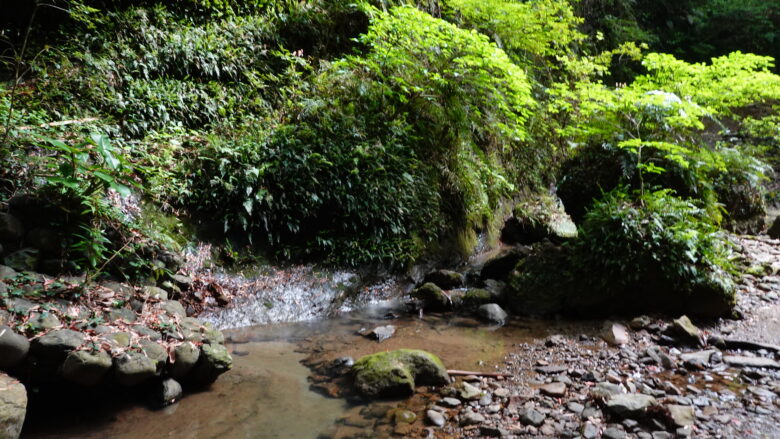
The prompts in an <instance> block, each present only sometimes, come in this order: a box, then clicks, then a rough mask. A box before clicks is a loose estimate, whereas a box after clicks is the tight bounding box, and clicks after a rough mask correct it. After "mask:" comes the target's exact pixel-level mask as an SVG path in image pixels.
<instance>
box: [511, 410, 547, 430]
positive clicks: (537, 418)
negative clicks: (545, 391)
mask: <svg viewBox="0 0 780 439" xmlns="http://www.w3.org/2000/svg"><path fill="white" fill-rule="evenodd" d="M546 418H547V417H546V416H545V415H544V414H543V413H541V412H539V411H538V410H536V409H526V410H523V411H521V412H520V414H519V416H518V419H519V420H520V422H522V423H523V424H525V425H533V426H534V427H538V426H540V425H542V424H543V423H544V420H545V419H546Z"/></svg>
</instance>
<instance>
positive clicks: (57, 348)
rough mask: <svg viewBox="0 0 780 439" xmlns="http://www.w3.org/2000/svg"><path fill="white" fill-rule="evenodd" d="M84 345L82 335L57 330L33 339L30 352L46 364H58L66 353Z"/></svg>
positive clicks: (65, 330)
mask: <svg viewBox="0 0 780 439" xmlns="http://www.w3.org/2000/svg"><path fill="white" fill-rule="evenodd" d="M82 343H84V334H82V333H80V332H77V331H73V330H71V329H57V330H54V331H51V332H48V333H46V334H44V335H43V336H41V337H39V338H37V339H35V340H34V341H33V343H32V346H31V348H32V352H33V353H34V354H35V355H37V356H38V357H40V358H41V359H42V360H44V361H46V362H56V363H59V362H61V361H63V360H64V359H65V356H66V355H67V354H68V352H70V351H73V350H75V349H76V348H78V347H79V346H81V344H82Z"/></svg>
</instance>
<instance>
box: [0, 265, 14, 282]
mask: <svg viewBox="0 0 780 439" xmlns="http://www.w3.org/2000/svg"><path fill="white" fill-rule="evenodd" d="M17 274H18V273H17V272H16V270H14V269H13V268H11V267H9V266H7V265H0V279H13V278H15V277H16V275H17Z"/></svg>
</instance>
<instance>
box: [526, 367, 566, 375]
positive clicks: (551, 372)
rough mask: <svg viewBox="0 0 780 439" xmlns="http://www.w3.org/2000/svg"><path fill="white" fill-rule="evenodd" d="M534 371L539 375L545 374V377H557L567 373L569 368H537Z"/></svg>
mask: <svg viewBox="0 0 780 439" xmlns="http://www.w3.org/2000/svg"><path fill="white" fill-rule="evenodd" d="M534 370H535V371H537V372H539V373H543V374H545V375H557V374H559V373H563V372H566V371H567V370H568V368H567V367H566V366H556V365H549V366H537V367H535V368H534Z"/></svg>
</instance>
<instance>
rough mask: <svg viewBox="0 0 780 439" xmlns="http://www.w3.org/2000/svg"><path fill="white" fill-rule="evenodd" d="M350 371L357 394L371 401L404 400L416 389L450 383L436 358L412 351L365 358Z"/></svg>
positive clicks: (422, 352) (382, 353)
mask: <svg viewBox="0 0 780 439" xmlns="http://www.w3.org/2000/svg"><path fill="white" fill-rule="evenodd" d="M352 370H353V372H354V374H355V386H356V387H357V389H358V391H359V392H360V393H362V394H363V395H364V396H367V397H371V398H376V397H393V396H406V395H410V394H412V393H414V388H415V386H417V385H434V386H438V385H445V384H447V383H449V381H450V377H449V375H448V374H447V369H446V368H445V367H444V364H442V362H441V360H440V359H439V358H438V357H437V356H435V355H433V354H431V353H429V352H425V351H421V350H415V349H399V350H395V351H390V352H379V353H376V354H371V355H366V356H365V357H362V358H360V359H359V360H357V361H356V362H355V364H354V365H353V366H352Z"/></svg>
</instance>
